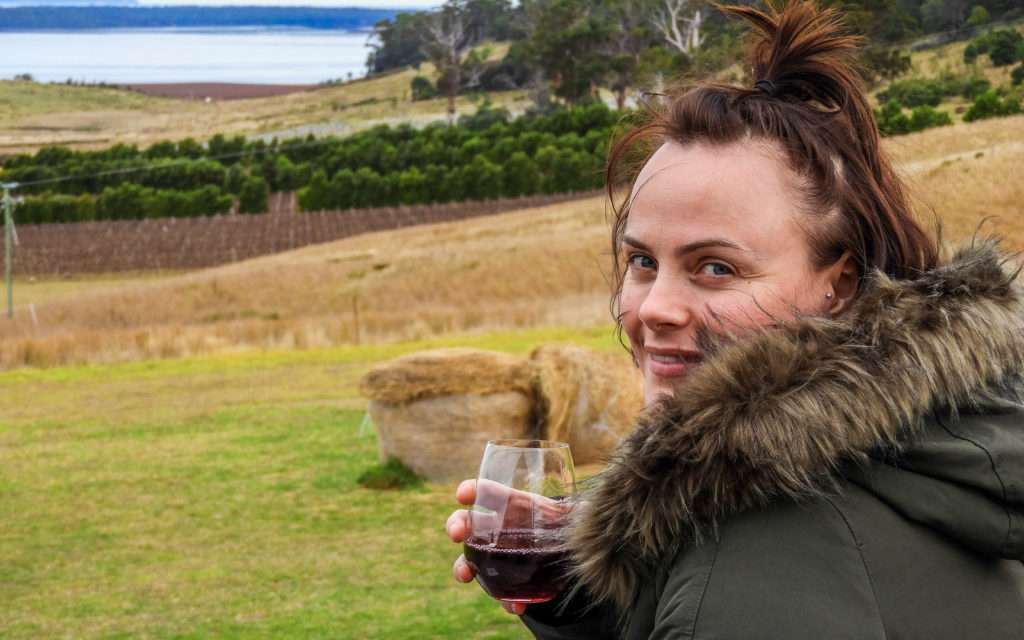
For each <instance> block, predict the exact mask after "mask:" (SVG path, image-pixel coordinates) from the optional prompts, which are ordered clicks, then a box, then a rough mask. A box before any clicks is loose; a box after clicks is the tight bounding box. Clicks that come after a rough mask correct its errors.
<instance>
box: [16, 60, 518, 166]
mask: <svg viewBox="0 0 1024 640" xmlns="http://www.w3.org/2000/svg"><path fill="white" fill-rule="evenodd" d="M507 48H508V47H507V45H495V46H493V47H492V49H491V56H492V57H499V56H503V55H504V54H505V51H507ZM417 75H425V76H428V77H433V70H432V67H431V65H430V64H423V65H420V68H419V69H418V70H416V69H411V68H409V69H403V70H400V71H395V72H391V73H388V74H382V75H380V76H375V77H373V78H369V79H360V80H354V81H351V82H346V83H344V84H340V85H332V86H324V87H319V88H316V89H313V90H309V91H301V92H297V93H290V94H288V95H281V96H273V97H267V98H252V99H247V100H231V101H217V100H214V101H211V102H204V101H202V100H194V101H193V100H171V99H164V98H155V97H151V96H147V95H144V94H142V93H138V92H134V91H127V90H118V89H112V88H102V87H89V86H69V85H60V84H42V83H35V82H21V81H17V82H15V81H10V80H0V157H3V156H8V155H13V154H16V153H26V152H31V153H34V152H35V151H38V150H39V149H40V148H42V147H44V146H48V145H54V144H59V145H64V146H67V147H71V148H73V149H102V148H107V147H111V146H113V145H115V144H129V145H130V144H136V145H139V146H140V147H147V146H149V145H152V144H153V143H156V142H160V141H162V140H174V141H177V140H182V139H184V138H190V137H191V138H196V139H197V140H206V139H208V138H210V137H211V136H213V135H214V134H217V133H222V134H225V135H229V136H230V135H237V134H243V135H250V136H262V137H265V138H267V139H270V138H271V137H274V136H277V137H278V138H280V139H286V138H292V137H305V136H306V135H307V134H309V133H312V134H314V135H316V136H323V135H334V136H344V135H347V134H349V133H353V132H355V131H360V130H363V129H367V128H369V127H372V126H374V125H378V124H382V123H384V124H392V123H398V122H412V123H413V124H416V125H424V124H427V123H430V122H434V121H437V120H444V118H445V113H446V110H447V104H446V102H445V99H444V98H435V99H431V100H422V101H417V102H413V101H412V99H411V96H410V91H409V83H410V82H411V81H412V79H413V78H414V77H415V76H417ZM197 97H202V96H197ZM490 99H491V101H492V102H493V103H494V104H495V106H505V107H507V108H509V109H510V110H511V111H514V112H522V111H523V109H525V107H526V106H527V105H528V104H529V99H528V98H527V96H526V94H525V93H524V92H522V91H510V92H504V93H499V94H491V95H490ZM456 110H457V113H458V114H470V113H474V112H475V111H476V105H475V104H474V102H473V101H472V100H471V99H470V98H469V97H468V96H460V97H459V98H458V100H457V101H456Z"/></svg>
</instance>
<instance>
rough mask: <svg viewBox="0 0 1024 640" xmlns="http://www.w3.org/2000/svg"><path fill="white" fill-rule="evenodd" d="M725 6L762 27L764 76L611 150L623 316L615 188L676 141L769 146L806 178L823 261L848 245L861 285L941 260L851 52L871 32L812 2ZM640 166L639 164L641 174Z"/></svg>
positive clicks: (676, 105) (725, 89) (654, 124)
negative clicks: (856, 31) (884, 144)
mask: <svg viewBox="0 0 1024 640" xmlns="http://www.w3.org/2000/svg"><path fill="white" fill-rule="evenodd" d="M719 8H720V9H721V10H722V11H724V12H726V13H729V14H732V15H736V16H740V17H742V18H744V19H746V20H747V21H749V22H750V23H751V24H752V25H753V33H752V38H753V40H752V42H751V43H750V45H748V50H747V58H748V62H749V64H750V66H751V68H752V71H753V77H754V78H755V79H756V80H757V82H755V83H753V84H754V86H752V87H736V86H732V85H725V84H715V83H698V84H695V85H693V86H691V87H690V88H689V89H688V90H687V91H685V92H684V93H681V94H679V95H677V96H676V97H674V98H673V99H672V100H671V101H670V103H669V105H668V107H667V109H665V110H664V112H657V111H655V110H653V109H649V112H650V117H651V119H650V121H649V122H647V123H646V124H644V125H642V126H639V127H637V128H636V129H634V130H633V131H631V132H630V133H628V134H627V135H626V136H625V137H624V138H623V139H622V140H620V141H619V142H618V144H616V146H615V148H614V149H613V150H612V153H611V154H610V156H609V159H608V166H607V172H606V178H607V187H608V192H609V195H610V196H611V199H612V203H613V205H612V206H613V209H614V222H613V227H612V256H613V258H614V269H615V271H614V274H613V277H614V286H615V289H616V291H615V293H616V296H615V299H613V302H612V305H613V312H614V311H617V304H618V302H617V298H618V294H619V293H620V292H621V291H622V280H623V276H624V271H623V264H622V260H621V255H620V252H621V247H620V244H621V240H622V235H623V233H624V232H625V227H626V221H627V219H628V216H629V198H628V196H627V197H626V198H625V199H621V201H619V202H617V193H616V192H617V191H618V188H617V187H618V185H619V184H621V183H620V181H619V176H620V175H621V174H622V173H623V165H625V164H626V161H625V159H626V157H627V156H630V155H631V154H633V153H634V152H635V150H636V149H637V147H639V146H642V145H647V146H648V147H649V149H648V153H647V156H646V158H645V160H644V162H646V160H647V159H649V158H650V155H651V154H652V153H653V152H654V151H655V150H656V149H657V147H659V146H661V144H664V143H666V142H675V143H678V144H680V145H683V146H689V145H692V144H698V143H702V144H708V145H721V144H729V143H736V142H741V141H743V140H744V139H746V138H754V139H761V140H766V141H770V142H772V143H774V144H775V145H776V146H778V147H779V148H781V149H782V150H783V152H784V153H785V154H786V157H787V159H788V161H789V165H790V167H791V168H792V169H793V170H794V171H795V172H796V173H797V174H798V175H799V176H801V178H802V180H801V183H802V185H801V186H800V190H801V192H802V193H801V196H802V200H803V202H802V204H803V206H802V207H801V209H802V212H801V213H802V215H800V216H799V218H800V220H798V222H799V223H801V227H802V228H803V230H804V232H805V233H806V234H807V236H808V240H809V245H810V248H811V260H812V261H813V262H814V263H815V266H816V267H818V268H821V267H824V266H826V265H829V264H832V263H834V262H835V261H836V260H837V259H839V257H840V256H842V254H843V253H844V252H845V251H850V252H851V254H852V255H853V258H854V260H855V263H856V265H857V269H858V273H859V274H860V279H861V281H862V282H863V279H864V278H865V277H866V276H868V275H869V274H871V273H873V272H874V271H875V270H879V271H882V272H883V273H886V274H888V275H891V276H893V277H897V278H910V277H913V276H914V275H915V274H918V273H920V272H921V271H923V270H925V269H928V268H931V267H934V266H935V263H936V260H937V254H938V250H937V246H936V244H937V243H936V240H935V238H934V237H932V236H931V235H930V234H928V233H927V232H926V231H925V230H924V228H922V226H921V225H920V224H918V222H917V221H916V220H915V219H914V217H913V216H912V214H911V211H910V207H909V205H908V204H907V200H906V198H905V196H904V193H903V187H902V185H901V183H900V180H899V178H898V177H897V176H896V173H895V171H894V170H893V168H892V165H891V164H890V162H889V159H888V157H887V156H886V155H885V153H884V152H883V151H882V149H881V145H880V138H879V134H878V126H877V125H876V123H875V119H874V115H873V113H872V111H871V107H870V106H869V105H868V102H867V98H866V96H865V95H864V91H863V89H862V87H861V84H860V80H859V78H858V76H857V74H856V72H855V71H854V67H853V61H852V57H853V55H854V53H855V52H856V49H857V48H858V47H859V46H860V45H861V44H862V38H859V37H857V36H850V35H843V34H842V32H841V24H840V22H841V21H840V18H839V15H838V14H837V13H836V12H835V11H834V10H832V9H828V10H820V9H818V8H817V7H816V6H815V5H814V3H813V2H802V1H799V0H791V1H790V2H789V4H787V5H786V6H785V8H783V9H782V11H778V10H776V9H770V13H769V14H765V13H763V12H761V11H758V10H756V9H752V8H749V7H738V6H730V7H719ZM642 164H643V162H642V163H640V165H641V166H642ZM638 168H639V167H636V166H634V167H631V169H632V171H633V172H634V175H633V176H632V181H635V179H636V175H635V173H636V170H637V169H638ZM631 186H633V185H632V184H631ZM618 197H621V196H618ZM616 316H617V314H616Z"/></svg>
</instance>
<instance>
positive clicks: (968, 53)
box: [964, 42, 981, 64]
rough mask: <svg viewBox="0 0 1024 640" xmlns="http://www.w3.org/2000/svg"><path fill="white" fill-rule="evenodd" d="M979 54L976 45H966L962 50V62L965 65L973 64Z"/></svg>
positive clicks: (971, 43)
mask: <svg viewBox="0 0 1024 640" xmlns="http://www.w3.org/2000/svg"><path fill="white" fill-rule="evenodd" d="M979 53H981V52H980V51H978V45H977V44H975V43H973V42H970V43H968V44H967V47H966V48H965V49H964V62H965V63H966V64H974V61H975V60H977V59H978V54H979Z"/></svg>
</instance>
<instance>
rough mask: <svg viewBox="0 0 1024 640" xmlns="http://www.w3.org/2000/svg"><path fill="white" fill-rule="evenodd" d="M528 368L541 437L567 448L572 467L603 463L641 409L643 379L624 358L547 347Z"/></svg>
mask: <svg viewBox="0 0 1024 640" xmlns="http://www.w3.org/2000/svg"><path fill="white" fill-rule="evenodd" d="M530 368H531V372H532V377H533V387H534V402H535V403H536V405H535V409H534V410H535V411H536V413H537V416H539V420H540V424H539V428H540V433H541V437H543V438H546V439H548V440H559V441H562V442H568V443H569V447H570V449H571V450H572V457H573V462H575V463H576V464H577V465H582V464H591V463H597V462H601V461H602V460H604V459H605V458H606V457H607V456H608V454H609V453H611V452H612V450H613V449H615V446H616V445H617V444H618V442H619V439H620V438H621V437H622V436H624V435H625V434H626V433H628V432H629V431H630V430H631V429H632V428H633V424H634V419H635V418H636V415H637V413H639V412H640V410H641V409H642V408H643V405H644V392H643V379H642V377H641V375H640V373H639V372H638V371H637V369H636V367H635V366H633V363H632V362H631V361H630V359H629V357H627V356H625V355H622V356H612V355H606V354H602V353H597V352H595V351H592V350H590V349H587V348H585V347H581V346H579V345H575V344H548V345H542V346H539V347H537V348H536V349H534V350H533V352H532V353H531V354H530Z"/></svg>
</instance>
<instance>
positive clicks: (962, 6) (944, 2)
mask: <svg viewBox="0 0 1024 640" xmlns="http://www.w3.org/2000/svg"><path fill="white" fill-rule="evenodd" d="M921 20H922V22H923V24H924V27H925V29H926V30H927V31H946V30H949V29H959V28H960V27H962V26H964V24H965V23H966V21H967V2H966V0H925V2H924V4H922V5H921Z"/></svg>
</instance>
